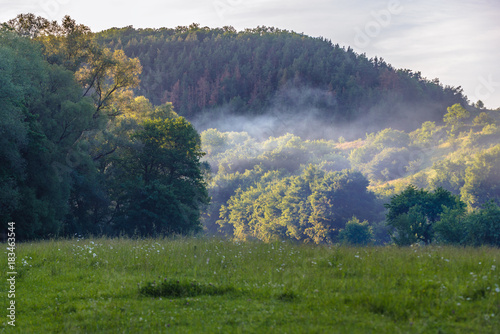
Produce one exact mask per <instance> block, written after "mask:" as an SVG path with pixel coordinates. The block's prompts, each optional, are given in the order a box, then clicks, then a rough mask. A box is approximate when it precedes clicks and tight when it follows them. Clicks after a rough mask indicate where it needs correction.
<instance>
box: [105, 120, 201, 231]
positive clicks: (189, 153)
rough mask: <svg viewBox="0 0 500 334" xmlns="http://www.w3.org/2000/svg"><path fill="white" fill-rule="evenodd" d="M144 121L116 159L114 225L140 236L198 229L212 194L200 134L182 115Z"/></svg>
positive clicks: (113, 189) (113, 187)
mask: <svg viewBox="0 0 500 334" xmlns="http://www.w3.org/2000/svg"><path fill="white" fill-rule="evenodd" d="M140 125H141V129H139V130H137V131H135V132H133V133H132V134H131V136H130V137H131V139H132V142H131V143H130V145H129V146H128V147H124V148H123V149H122V150H121V152H119V154H117V155H116V157H114V158H113V162H114V166H115V168H116V170H111V171H110V173H113V174H114V177H113V180H112V183H113V185H112V186H111V188H112V193H113V194H116V195H115V196H113V197H112V199H113V200H115V201H116V203H117V206H116V209H115V210H116V211H115V213H114V215H115V216H116V218H115V219H114V220H113V221H112V222H113V223H115V224H116V227H115V229H117V230H118V231H123V232H125V233H129V234H133V233H139V234H140V235H152V234H155V233H187V232H190V231H196V230H199V228H200V226H199V215H200V205H202V204H207V203H208V197H207V194H206V188H205V183H204V180H203V175H202V172H201V165H200V162H199V159H200V158H201V157H202V156H203V152H201V150H200V138H199V135H198V133H197V132H196V130H195V129H194V128H193V126H192V125H191V124H190V123H189V122H187V121H186V120H185V119H184V118H182V117H178V118H175V119H169V118H167V119H155V120H146V121H144V122H143V123H142V124H140Z"/></svg>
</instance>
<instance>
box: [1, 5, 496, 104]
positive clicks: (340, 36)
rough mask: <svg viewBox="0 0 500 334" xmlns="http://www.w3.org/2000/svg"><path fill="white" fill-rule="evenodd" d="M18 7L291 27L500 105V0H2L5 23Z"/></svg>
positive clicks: (84, 15) (143, 19)
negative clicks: (437, 79)
mask: <svg viewBox="0 0 500 334" xmlns="http://www.w3.org/2000/svg"><path fill="white" fill-rule="evenodd" d="M20 13H33V14H36V15H40V16H43V17H45V18H47V19H50V20H57V21H61V19H62V17H63V16H64V15H70V16H71V17H72V18H73V19H75V20H76V21H77V22H78V23H82V24H85V25H87V26H89V27H90V28H91V29H92V31H94V32H98V31H101V30H105V29H108V28H112V27H125V26H130V25H132V26H134V27H135V28H160V27H168V28H174V27H176V26H187V25H190V24H191V23H199V24H200V25H201V26H208V27H211V28H215V27H222V26H233V27H234V28H236V29H237V30H243V29H245V28H254V27H257V26H262V25H264V26H272V27H277V28H280V29H287V30H293V31H295V32H298V33H304V34H306V35H309V36H313V37H319V36H322V37H324V38H327V39H329V40H331V41H332V42H333V43H335V44H339V45H341V46H345V47H347V46H350V47H351V48H352V49H354V51H356V52H357V53H365V54H366V56H367V57H368V58H372V57H375V56H378V57H382V58H384V60H385V61H386V62H387V63H389V64H391V65H393V66H394V67H395V68H403V69H411V70H413V71H414V72H421V73H422V76H423V77H426V78H428V79H434V78H439V79H440V82H441V83H442V84H443V85H447V86H453V87H458V86H461V87H462V88H463V89H464V93H465V94H466V95H467V97H468V98H469V100H470V101H471V102H476V101H477V100H481V101H483V102H484V104H485V106H486V107H488V108H492V109H496V108H499V107H500V66H499V62H500V1H499V0H349V1H347V0H308V1H299V0H265V1H264V0H175V1H171V0H141V1H137V0H109V1H106V0H85V1H81V0H78V1H77V0H31V1H30V0H0V22H5V21H8V20H9V19H12V18H14V17H15V16H17V15H18V14H20Z"/></svg>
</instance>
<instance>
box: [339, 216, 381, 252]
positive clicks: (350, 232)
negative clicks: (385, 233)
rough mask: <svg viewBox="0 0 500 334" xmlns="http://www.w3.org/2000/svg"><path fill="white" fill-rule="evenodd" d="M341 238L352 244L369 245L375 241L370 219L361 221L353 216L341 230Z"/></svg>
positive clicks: (341, 240)
mask: <svg viewBox="0 0 500 334" xmlns="http://www.w3.org/2000/svg"><path fill="white" fill-rule="evenodd" d="M339 240H340V242H342V243H346V244H350V245H367V244H369V243H371V242H372V241H373V230H372V228H371V226H369V225H368V221H366V220H365V221H364V222H362V223H361V222H360V221H359V219H358V218H356V217H352V218H351V219H350V220H349V221H348V222H347V223H346V224H345V228H344V229H342V230H340V233H339Z"/></svg>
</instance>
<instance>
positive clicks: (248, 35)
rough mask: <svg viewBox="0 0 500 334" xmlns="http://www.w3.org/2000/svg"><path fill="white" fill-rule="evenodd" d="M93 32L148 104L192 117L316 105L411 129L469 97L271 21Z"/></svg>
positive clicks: (333, 116) (319, 112)
mask: <svg viewBox="0 0 500 334" xmlns="http://www.w3.org/2000/svg"><path fill="white" fill-rule="evenodd" d="M96 37H97V40H98V41H99V43H100V44H102V45H104V46H106V47H108V48H110V49H113V50H114V49H118V50H123V51H124V52H125V54H126V55H127V56H128V57H137V58H138V59H139V60H140V61H141V65H142V67H143V72H142V74H141V76H140V78H141V84H140V85H139V87H138V89H137V90H136V92H137V93H140V94H141V95H144V96H145V97H147V98H148V99H149V100H150V101H151V102H152V103H153V104H160V103H165V102H167V101H168V102H172V104H173V105H174V108H175V110H176V111H177V112H178V113H179V114H180V115H182V116H185V117H187V118H188V119H191V120H192V119H194V118H195V116H197V115H198V116H199V115H200V114H207V113H208V114H210V113H214V112H215V111H217V110H218V109H219V108H221V107H224V110H225V111H226V110H227V112H228V113H230V114H245V115H260V114H263V113H269V112H270V111H272V112H274V113H286V114H290V113H292V114H299V115H301V116H302V117H303V118H305V115H307V114H310V113H312V112H315V113H316V117H317V118H320V119H321V120H322V121H323V122H324V123H327V124H337V123H341V124H346V121H350V122H352V121H353V120H360V121H361V123H362V124H363V126H364V127H365V128H371V130H372V131H374V130H380V129H383V128H384V127H386V126H396V125H398V126H399V127H400V128H402V129H407V130H409V129H415V128H417V127H419V126H420V124H421V123H423V122H424V121H441V119H442V115H443V110H445V109H446V107H448V106H450V105H453V104H455V103H462V104H464V103H465V97H464V96H463V94H462V89H461V88H460V87H456V88H455V87H449V86H446V87H444V86H443V85H442V84H441V83H440V82H439V80H438V79H434V80H428V79H426V78H423V77H422V76H421V74H420V72H413V71H411V70H397V69H395V68H393V67H392V66H391V65H390V64H387V63H386V62H385V61H384V60H383V59H382V58H377V57H374V58H371V59H368V58H367V57H366V56H365V55H364V54H356V53H355V52H354V51H353V50H352V49H351V48H349V47H347V48H345V47H341V46H339V45H338V44H333V43H332V42H331V41H329V40H326V39H324V38H312V37H309V36H305V35H302V34H297V33H295V32H291V31H287V30H280V29H277V28H273V27H257V28H255V29H246V30H244V31H240V32H237V31H236V30H235V29H234V28H232V27H224V28H216V29H210V28H208V27H200V26H199V25H197V24H192V25H190V26H189V27H177V28H175V29H167V28H163V29H155V30H153V29H134V28H132V27H126V28H121V29H109V30H106V31H103V32H100V33H98V34H97V36H96ZM374 123H375V124H374ZM285 133H286V132H285Z"/></svg>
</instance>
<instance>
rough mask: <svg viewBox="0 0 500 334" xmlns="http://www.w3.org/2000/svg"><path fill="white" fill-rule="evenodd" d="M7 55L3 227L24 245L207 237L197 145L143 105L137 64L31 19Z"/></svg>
mask: <svg viewBox="0 0 500 334" xmlns="http://www.w3.org/2000/svg"><path fill="white" fill-rule="evenodd" d="M0 55H1V57H0V58H1V59H0V84H1V85H0V102H1V103H2V105H3V106H4V107H2V110H1V111H0V116H2V120H1V123H0V131H2V134H3V133H4V132H5V135H4V136H2V139H1V142H0V143H1V144H5V145H2V148H0V157H1V158H2V160H1V161H2V162H1V164H0V181H1V185H0V191H2V194H1V195H0V199H1V202H0V203H1V206H0V219H1V222H2V226H4V225H5V224H6V223H7V222H8V221H15V222H16V224H17V225H16V237H17V240H20V241H21V240H26V239H34V238H47V237H53V236H57V235H73V234H75V233H78V234H90V233H92V234H114V233H118V232H123V233H126V234H129V235H132V234H134V232H135V233H138V234H155V233H163V232H164V233H188V232H192V231H196V230H199V229H200V223H199V216H200V211H201V206H202V205H205V204H206V203H207V202H208V197H207V194H206V186H205V181H204V179H203V165H202V164H201V163H200V162H199V159H200V158H201V157H202V156H203V153H202V152H201V150H200V145H201V144H200V138H199V135H198V133H197V132H196V130H195V129H194V128H193V127H192V125H191V124H190V123H189V122H187V121H186V120H185V119H184V118H180V117H178V116H177V114H176V113H175V112H174V111H173V108H172V105H171V104H168V103H166V104H163V105H160V106H157V107H154V106H153V105H152V104H151V103H150V102H149V101H148V100H147V99H146V98H144V97H134V96H133V94H132V91H131V89H133V88H135V87H137V86H138V84H139V74H140V72H141V66H140V63H139V60H138V59H136V58H134V59H132V58H128V57H127V56H126V55H125V54H124V52H123V51H121V50H115V51H111V50H109V49H106V48H103V47H101V46H99V45H98V44H96V43H95V41H93V38H92V34H91V33H90V29H89V28H88V27H86V26H84V25H79V24H77V23H76V22H75V21H74V20H73V19H71V18H70V17H69V16H66V17H64V19H63V21H62V23H61V24H60V25H59V24H58V23H57V22H55V21H54V22H49V21H47V20H46V19H43V18H40V17H35V16H34V15H31V14H27V15H19V16H18V17H17V18H16V19H13V20H11V21H9V22H8V23H7V24H4V25H2V28H1V29H0ZM4 188H5V189H4Z"/></svg>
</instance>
